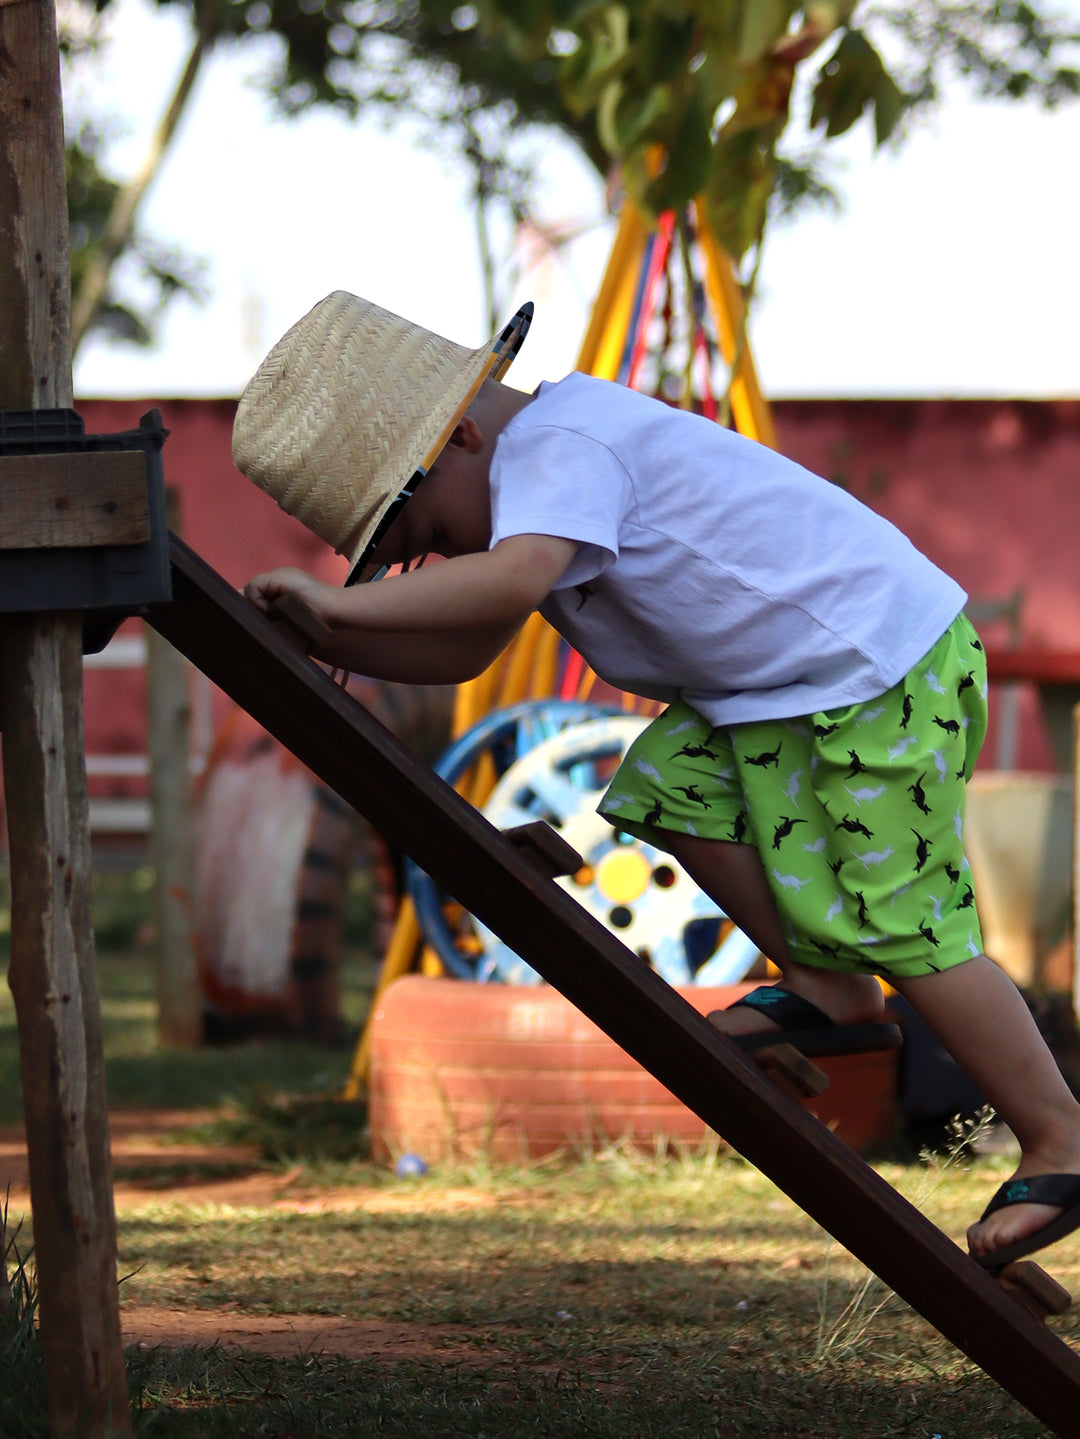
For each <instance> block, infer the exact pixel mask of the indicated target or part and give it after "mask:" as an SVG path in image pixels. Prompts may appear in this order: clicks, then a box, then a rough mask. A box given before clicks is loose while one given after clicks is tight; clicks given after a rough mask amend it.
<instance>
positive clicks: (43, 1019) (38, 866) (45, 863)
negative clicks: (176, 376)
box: [0, 0, 130, 1439]
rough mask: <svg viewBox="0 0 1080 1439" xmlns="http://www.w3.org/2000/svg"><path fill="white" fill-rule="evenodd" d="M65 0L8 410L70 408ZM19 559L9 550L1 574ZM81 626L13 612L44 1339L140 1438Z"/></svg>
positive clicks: (13, 176)
mask: <svg viewBox="0 0 1080 1439" xmlns="http://www.w3.org/2000/svg"><path fill="white" fill-rule="evenodd" d="M69 311H70V277H69V249H68V228H67V200H66V192H65V178H64V139H63V115H62V108H61V102H60V69H59V55H58V50H57V37H56V16H55V10H54V5H53V0H0V408H3V409H30V410H38V409H50V408H59V407H63V406H69V405H70V404H71V398H72V382H71V346H70V336H69ZM3 563H4V558H3V555H2V554H0V566H2V565H3ZM81 670H82V617H81V615H80V614H79V613H77V612H66V613H64V612H57V613H42V614H29V615H17V616H4V618H3V621H2V629H0V726H2V730H3V767H4V785H5V790H6V797H7V806H8V823H9V832H10V851H11V889H12V924H11V930H12V959H11V969H10V975H9V983H10V985H11V989H12V993H13V995H14V997H15V1006H16V1012H17V1016H18V1022H19V1042H20V1049H21V1058H22V1077H23V1088H24V1092H25V1108H26V1128H27V1146H28V1149H29V1157H30V1195H31V1203H32V1206H33V1217H34V1244H35V1250H36V1257H37V1270H38V1282H39V1304H40V1318H41V1342H42V1348H43V1351H44V1359H45V1372H46V1379H47V1383H48V1389H49V1412H50V1419H51V1423H52V1427H53V1431H54V1433H55V1434H57V1435H66V1434H78V1435H80V1436H83V1435H85V1436H88V1439H99V1436H105V1435H126V1434H128V1433H129V1432H130V1417H129V1410H128V1402H127V1393H126V1388H125V1382H124V1368H123V1351H122V1348H121V1341H120V1319H119V1301H118V1294H117V1280H116V1219H115V1213H114V1209H113V1195H112V1171H111V1159H110V1154H109V1137H108V1119H107V1113H106V1105H105V1083H104V1068H103V1062H102V1051H101V1024H100V1014H99V1009H98V997H97V985H96V979H95V974H94V953H93V931H92V929H91V919H90V843H89V829H88V823H87V794H86V762H85V751H84V745H83V722H82V673H81Z"/></svg>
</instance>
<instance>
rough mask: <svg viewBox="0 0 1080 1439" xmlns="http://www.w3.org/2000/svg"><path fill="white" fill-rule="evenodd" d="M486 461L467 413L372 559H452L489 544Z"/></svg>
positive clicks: (385, 561)
mask: <svg viewBox="0 0 1080 1439" xmlns="http://www.w3.org/2000/svg"><path fill="white" fill-rule="evenodd" d="M488 463H489V460H488V455H487V450H486V446H485V445H484V443H483V437H482V435H481V434H480V431H479V427H478V426H476V425H475V423H474V422H472V421H470V419H469V417H468V416H467V415H466V416H465V418H464V419H463V420H462V422H461V424H460V425H459V426H458V428H457V429H456V430H455V431H454V434H453V436H451V439H450V441H449V443H448V444H447V445H446V448H445V449H444V450H443V452H442V454H441V455H440V456H439V458H438V459H437V460H436V461H435V463H434V464H433V465H432V467H431V469H430V470H429V471H428V473H427V474H426V475H425V476H424V478H423V480H422V481H421V482H420V484H419V486H418V487H417V490H416V493H415V494H414V495H413V497H412V499H410V500H409V501H408V503H407V504H406V505H405V506H404V507H403V509H402V511H401V514H400V515H399V516H398V517H397V519H396V520H395V521H394V523H393V524H392V525H391V526H390V528H389V530H387V532H386V535H385V536H384V537H383V539H382V541H381V542H380V544H379V547H378V549H377V550H376V551H375V554H374V556H373V559H374V560H375V561H376V562H377V563H378V564H380V565H395V564H407V563H408V562H409V561H410V560H414V559H417V558H418V557H419V556H421V555H426V554H435V555H443V556H444V557H446V558H447V559H450V558H452V557H453V556H454V555H467V554H476V553H478V552H481V551H484V550H486V549H487V548H488V546H489V545H490V543H491V496H490V491H489V488H488Z"/></svg>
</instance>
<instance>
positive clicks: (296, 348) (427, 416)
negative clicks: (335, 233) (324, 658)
mask: <svg viewBox="0 0 1080 1439" xmlns="http://www.w3.org/2000/svg"><path fill="white" fill-rule="evenodd" d="M532 311H533V307H532V305H531V304H527V305H523V306H522V308H521V309H520V310H519V311H518V312H517V314H516V315H515V316H514V318H513V319H512V320H511V321H510V323H509V324H508V325H507V326H506V328H505V329H504V330H502V331H501V332H500V333H499V334H498V335H497V336H496V337H495V339H494V340H493V341H492V342H491V343H490V344H489V345H484V346H482V347H481V348H480V349H478V350H467V349H464V348H463V347H462V346H461V345H455V344H454V343H453V342H452V341H450V340H444V339H443V338H442V337H441V336H440V335H435V334H432V332H431V331H430V330H425V329H422V328H421V327H420V326H419V325H413V324H411V323H410V322H409V321H408V320H403V319H401V318H400V316H398V315H392V314H390V312H389V311H388V310H383V309H380V308H379V306H378V305H373V304H371V303H370V301H368V300H362V299H361V298H360V297H359V296H358V295H350V294H347V293H346V292H345V291H344V290H335V292H334V293H333V294H332V295H328V296H327V297H326V299H325V300H322V301H320V303H319V304H317V305H316V306H315V308H314V309H313V310H311V311H309V312H308V314H306V315H305V316H304V318H303V319H302V320H300V321H298V322H297V324H295V325H294V326H293V327H292V329H291V330H289V332H288V333H287V334H286V335H285V336H284V337H283V338H282V339H281V340H279V341H278V343H277V344H276V345H275V346H274V348H273V349H272V350H271V351H270V353H269V355H267V357H266V359H265V360H264V361H263V362H262V364H261V365H260V366H259V369H258V371H257V372H256V374H255V376H254V378H253V379H252V380H251V382H250V383H249V384H248V386H247V388H246V389H245V390H244V393H243V395H242V396H241V397H240V404H239V407H238V409H237V412H236V421H235V424H234V426H233V443H232V454H233V463H234V464H235V465H236V467H237V469H239V470H242V471H243V473H244V474H245V475H247V476H248V478H249V479H252V480H254V481H255V483H256V484H257V485H258V486H259V487H260V488H261V489H264V490H265V491H266V492H267V494H269V495H272V496H273V498H274V499H275V500H276V501H277V503H278V504H279V505H280V506H281V508H282V509H283V510H286V511H287V512H288V513H289V514H290V515H295V516H296V517H297V519H299V520H301V521H302V522H303V523H304V524H305V525H307V527H308V528H309V529H310V530H313V531H314V532H315V534H317V535H318V536H319V537H320V538H321V539H324V540H326V541H327V542H328V543H329V544H331V545H333V547H334V549H335V550H337V551H338V553H339V554H343V555H346V556H347V557H348V559H349V562H350V565H351V566H352V572H351V573H350V575H349V579H348V580H347V581H346V583H347V584H351V583H352V582H353V581H354V580H356V579H360V578H367V577H368V576H367V575H366V573H364V570H365V568H366V567H368V566H367V558H368V556H369V554H370V551H371V550H372V549H373V548H374V544H375V543H376V542H377V539H380V538H381V537H382V534H383V533H385V529H386V528H387V527H388V525H389V518H388V511H389V510H390V509H391V506H393V505H394V501H395V500H398V499H400V500H401V503H404V500H405V499H407V498H408V496H409V495H411V494H412V492H413V489H414V488H415V484H414V483H413V482H414V481H416V482H418V481H419V479H420V478H422V477H423V475H424V474H425V473H426V472H427V470H428V469H430V467H431V466H432V465H433V464H434V463H435V460H436V458H437V457H438V455H439V453H440V451H441V450H442V448H443V446H444V445H445V444H446V442H447V441H448V440H449V438H450V436H451V434H452V433H453V431H454V426H455V425H456V424H457V422H458V420H460V418H461V416H462V415H463V414H464V412H465V410H466V409H467V408H468V406H469V404H471V402H472V400H473V397H474V396H475V395H476V392H477V391H478V390H479V388H480V386H481V384H482V383H483V381H484V380H485V379H487V378H488V377H489V376H491V377H494V378H495V379H498V378H500V377H501V376H502V375H503V374H504V373H505V372H506V370H507V369H508V368H509V366H510V362H511V360H512V359H513V358H514V356H515V355H516V354H517V351H518V349H519V348H520V346H521V342H522V340H524V338H525V334H526V332H527V330H528V328H529V322H530V321H531V319H532ZM396 510H397V507H395V513H396ZM390 518H392V517H390ZM384 519H386V525H383V524H382V522H383V521H384ZM380 526H382V528H381V529H380ZM377 532H378V533H377Z"/></svg>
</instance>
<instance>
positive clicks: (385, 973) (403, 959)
mask: <svg viewBox="0 0 1080 1439" xmlns="http://www.w3.org/2000/svg"><path fill="white" fill-rule="evenodd" d="M419 943H420V921H419V920H418V919H417V917H416V908H415V906H414V905H413V902H412V900H411V899H410V898H409V896H408V895H406V896H405V898H404V899H403V900H402V901H401V905H400V907H399V909H398V912H397V919H396V921H395V922H394V933H393V934H392V935H391V937H390V943H389V945H388V946H387V950H386V957H385V958H384V959H383V962H382V968H381V969H380V970H379V978H378V980H377V981H376V984H375V992H374V994H373V995H372V996H371V1008H370V1009H369V1010H368V1017H367V1020H366V1021H365V1023H364V1028H363V1031H362V1033H361V1035H360V1040H359V1042H358V1044H357V1046H356V1051H355V1053H354V1054H353V1060H352V1068H351V1069H350V1071H349V1078H348V1079H347V1080H346V1082H345V1089H344V1091H343V1093H342V1097H343V1098H344V1099H356V1098H358V1097H359V1094H360V1087H361V1085H362V1084H363V1083H364V1081H365V1080H366V1079H367V1073H368V1067H369V1066H370V1064H371V1026H372V1023H373V1021H374V1018H375V1011H376V1009H377V1008H378V1005H379V1000H380V999H381V998H382V996H383V994H384V992H385V991H386V988H387V986H388V985H390V984H392V983H393V982H394V980H395V979H400V978H401V976H402V975H403V974H408V972H409V970H410V969H411V968H412V965H413V959H414V958H415V956H416V947H417V945H418V944H419Z"/></svg>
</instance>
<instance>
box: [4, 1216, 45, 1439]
mask: <svg viewBox="0 0 1080 1439" xmlns="http://www.w3.org/2000/svg"><path fill="white" fill-rule="evenodd" d="M8 1208H9V1206H8V1197H7V1196H5V1198H4V1204H3V1208H2V1209H0V1251H2V1253H3V1259H2V1261H0V1434H2V1435H3V1436H4V1439H47V1436H48V1433H49V1422H48V1415H47V1412H46V1400H45V1371H44V1367H43V1365H42V1361H41V1345H40V1344H39V1343H38V1336H37V1330H36V1328H35V1316H36V1313H37V1285H36V1282H35V1274H34V1268H33V1262H32V1260H33V1250H32V1248H25V1249H23V1248H22V1247H21V1246H20V1233H21V1230H22V1224H21V1222H19V1223H16V1225H15V1227H14V1229H13V1230H12V1229H10V1227H9V1224H8Z"/></svg>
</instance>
